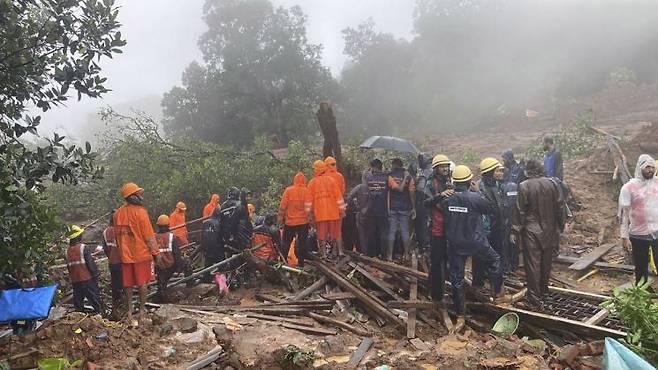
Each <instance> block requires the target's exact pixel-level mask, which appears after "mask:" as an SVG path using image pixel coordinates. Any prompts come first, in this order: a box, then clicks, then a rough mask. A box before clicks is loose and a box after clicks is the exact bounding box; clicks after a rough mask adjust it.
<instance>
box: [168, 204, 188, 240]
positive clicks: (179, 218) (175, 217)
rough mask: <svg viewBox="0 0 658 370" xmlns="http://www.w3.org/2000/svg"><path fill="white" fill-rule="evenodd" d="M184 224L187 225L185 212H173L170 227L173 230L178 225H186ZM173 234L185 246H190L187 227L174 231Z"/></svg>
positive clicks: (170, 216) (176, 210) (177, 210)
mask: <svg viewBox="0 0 658 370" xmlns="http://www.w3.org/2000/svg"><path fill="white" fill-rule="evenodd" d="M184 224H185V211H181V210H180V209H175V210H174V211H173V212H171V214H170V215H169V225H170V227H171V228H172V229H173V228H174V227H176V226H178V225H184ZM171 232H172V233H174V235H176V236H177V237H179V238H180V239H181V242H183V245H186V244H189V241H188V239H187V226H183V227H181V228H178V229H176V230H172V231H171Z"/></svg>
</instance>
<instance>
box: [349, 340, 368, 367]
mask: <svg viewBox="0 0 658 370" xmlns="http://www.w3.org/2000/svg"><path fill="white" fill-rule="evenodd" d="M373 343H375V342H374V341H373V340H372V339H371V338H363V339H362V340H361V343H360V344H359V347H357V349H356V351H354V353H352V356H350V360H349V361H347V363H346V364H345V367H347V368H348V369H356V368H357V367H358V366H359V363H361V360H363V358H364V357H365V355H366V353H367V352H368V350H370V347H372V344H373Z"/></svg>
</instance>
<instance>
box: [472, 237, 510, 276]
mask: <svg viewBox="0 0 658 370" xmlns="http://www.w3.org/2000/svg"><path fill="white" fill-rule="evenodd" d="M502 236H503V235H502V233H501V232H500V231H498V230H492V231H491V232H490V233H489V236H487V240H488V241H489V245H491V248H492V249H493V250H494V251H495V252H496V254H498V257H500V268H501V270H502V271H505V267H506V266H507V259H506V258H505V252H504V249H505V248H504V244H503V238H502ZM472 269H473V286H475V287H482V286H483V285H484V280H485V278H486V275H487V262H485V261H482V260H481V259H480V258H479V257H477V256H475V255H474V256H473V262H472Z"/></svg>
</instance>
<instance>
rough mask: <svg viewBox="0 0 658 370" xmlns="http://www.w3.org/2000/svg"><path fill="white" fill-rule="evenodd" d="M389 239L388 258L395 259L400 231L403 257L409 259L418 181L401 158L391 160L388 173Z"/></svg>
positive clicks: (387, 246) (389, 259)
mask: <svg viewBox="0 0 658 370" xmlns="http://www.w3.org/2000/svg"><path fill="white" fill-rule="evenodd" d="M387 185H388V239H387V245H386V259H387V260H388V261H391V260H393V247H394V245H395V237H396V235H397V232H398V231H399V232H400V238H401V239H402V249H403V253H404V255H403V259H404V260H405V261H406V260H408V259H409V244H410V240H409V238H410V235H409V222H410V220H414V219H416V182H415V181H414V178H413V177H412V176H411V174H409V172H407V171H406V170H405V169H404V167H403V164H402V160H401V159H400V158H393V160H392V161H391V172H390V173H389V175H388V182H387Z"/></svg>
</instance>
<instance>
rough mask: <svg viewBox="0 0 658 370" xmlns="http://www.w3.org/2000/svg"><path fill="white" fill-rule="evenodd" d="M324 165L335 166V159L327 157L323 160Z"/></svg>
mask: <svg viewBox="0 0 658 370" xmlns="http://www.w3.org/2000/svg"><path fill="white" fill-rule="evenodd" d="M324 164H326V165H327V166H332V165H334V164H336V158H334V157H332V156H328V157H327V158H325V159H324Z"/></svg>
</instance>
